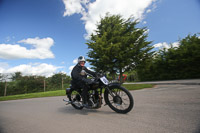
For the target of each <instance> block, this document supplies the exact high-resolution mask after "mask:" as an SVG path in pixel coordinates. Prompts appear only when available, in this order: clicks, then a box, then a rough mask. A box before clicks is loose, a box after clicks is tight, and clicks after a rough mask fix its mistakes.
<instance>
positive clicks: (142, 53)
mask: <svg viewBox="0 0 200 133" xmlns="http://www.w3.org/2000/svg"><path fill="white" fill-rule="evenodd" d="M137 24H138V22H137V21H132V18H131V17H130V18H129V19H127V20H125V19H123V18H122V16H120V15H110V14H107V15H106V16H105V18H101V21H100V23H98V24H97V30H96V33H95V34H92V35H91V39H90V40H89V41H88V42H87V43H86V44H87V45H88V49H89V52H88V57H89V59H88V61H89V62H90V64H91V65H92V66H94V67H93V68H94V69H95V70H96V71H99V70H103V71H105V72H109V73H110V74H112V75H114V74H116V72H118V73H120V77H122V74H123V73H124V72H125V71H129V70H132V69H135V68H136V67H137V66H138V65H139V64H141V63H142V62H144V61H145V60H146V59H148V58H150V57H151V55H152V54H153V52H150V50H151V49H152V47H151V46H150V44H151V42H148V41H146V38H147V32H146V31H147V29H146V28H136V25H137Z"/></svg>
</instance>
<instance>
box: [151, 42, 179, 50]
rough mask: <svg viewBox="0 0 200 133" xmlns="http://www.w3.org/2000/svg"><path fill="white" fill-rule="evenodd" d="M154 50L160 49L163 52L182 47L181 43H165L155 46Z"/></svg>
mask: <svg viewBox="0 0 200 133" xmlns="http://www.w3.org/2000/svg"><path fill="white" fill-rule="evenodd" d="M153 46H154V48H158V49H159V50H163V49H166V50H167V49H169V48H178V47H179V46H180V43H179V42H174V43H171V44H168V43H167V42H163V43H157V44H154V45H153Z"/></svg>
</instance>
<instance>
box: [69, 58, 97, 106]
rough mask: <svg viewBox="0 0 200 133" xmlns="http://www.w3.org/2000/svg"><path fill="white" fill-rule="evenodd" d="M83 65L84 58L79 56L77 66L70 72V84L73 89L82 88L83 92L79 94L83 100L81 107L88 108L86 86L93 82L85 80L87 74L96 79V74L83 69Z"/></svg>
mask: <svg viewBox="0 0 200 133" xmlns="http://www.w3.org/2000/svg"><path fill="white" fill-rule="evenodd" d="M85 63H86V60H85V57H84V56H80V57H79V58H78V64H77V65H76V66H75V67H74V68H73V70H72V72H71V77H72V81H71V84H72V86H74V87H75V88H83V92H82V94H81V95H82V98H83V106H88V103H87V95H88V87H87V85H88V84H92V83H93V82H92V80H91V79H87V74H90V75H92V76H93V77H96V73H95V72H92V71H90V70H88V69H87V68H86V67H85Z"/></svg>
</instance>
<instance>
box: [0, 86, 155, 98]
mask: <svg viewBox="0 0 200 133" xmlns="http://www.w3.org/2000/svg"><path fill="white" fill-rule="evenodd" d="M122 86H123V87H125V88H126V89H128V90H139V89H143V88H152V87H153V85H151V84H123V85H122ZM51 96H65V90H57V91H47V92H38V93H29V94H21V95H12V96H4V97H3V96H2V97H0V101H7V100H17V99H29V98H39V97H51Z"/></svg>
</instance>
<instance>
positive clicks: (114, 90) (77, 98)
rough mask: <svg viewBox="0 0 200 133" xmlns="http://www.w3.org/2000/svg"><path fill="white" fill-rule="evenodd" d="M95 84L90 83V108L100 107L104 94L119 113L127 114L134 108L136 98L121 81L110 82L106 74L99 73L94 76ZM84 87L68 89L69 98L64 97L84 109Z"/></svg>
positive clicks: (106, 100)
mask: <svg viewBox="0 0 200 133" xmlns="http://www.w3.org/2000/svg"><path fill="white" fill-rule="evenodd" d="M92 80H93V84H90V85H88V96H87V97H88V98H87V101H88V107H87V108H89V109H98V108H100V107H101V106H102V104H103V94H104V101H105V105H108V106H109V107H110V108H111V109H112V110H114V111H115V112H117V113H122V114H126V113H128V112H129V111H131V110H132V108H133V106H134V100H133V96H132V95H131V93H130V92H129V91H128V90H127V89H126V88H124V87H122V86H121V84H120V83H119V82H109V81H108V79H107V78H106V76H104V75H103V74H99V76H97V77H96V78H93V79H92ZM81 94H82V89H81V88H74V87H73V86H70V88H67V89H66V95H67V97H68V99H69V100H66V99H63V101H65V102H66V103H67V105H68V104H71V105H72V106H73V107H74V108H75V109H79V110H81V109H83V107H84V106H83V103H82V96H81Z"/></svg>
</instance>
